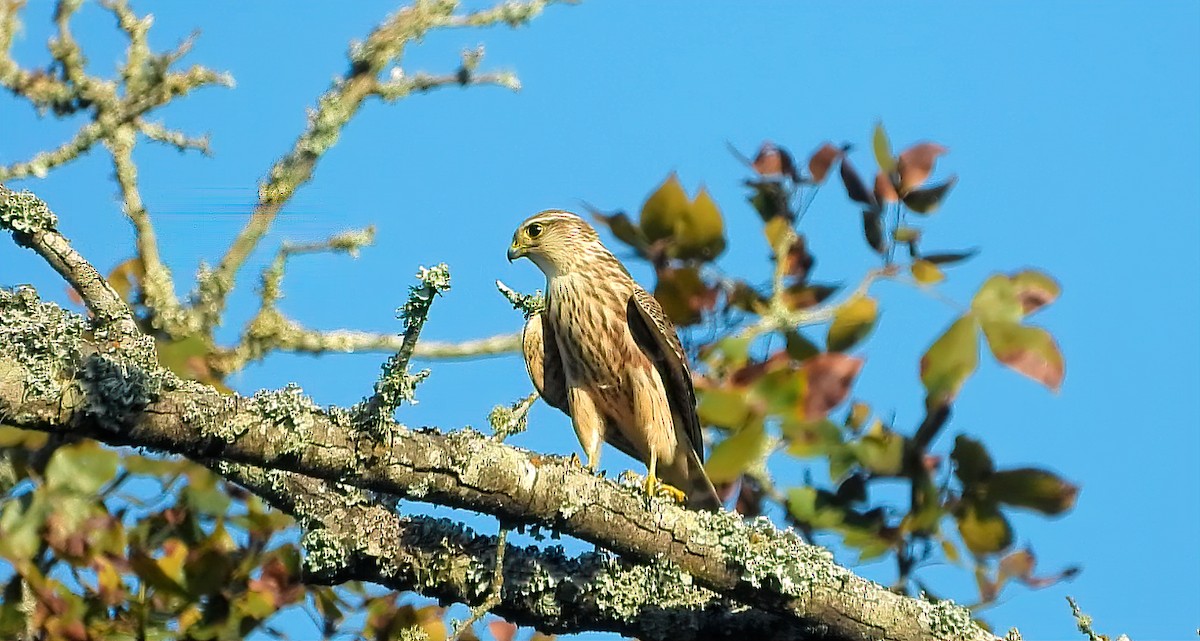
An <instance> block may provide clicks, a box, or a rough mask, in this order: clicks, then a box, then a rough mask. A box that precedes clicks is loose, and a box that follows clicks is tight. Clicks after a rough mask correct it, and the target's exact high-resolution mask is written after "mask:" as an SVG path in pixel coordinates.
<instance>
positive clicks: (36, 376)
mask: <svg viewBox="0 0 1200 641" xmlns="http://www.w3.org/2000/svg"><path fill="white" fill-rule="evenodd" d="M86 330H87V323H86V322H85V321H84V320H83V319H82V318H80V317H79V316H77V315H75V314H70V313H68V312H66V311H64V310H63V309H62V308H60V307H59V306H57V305H55V304H53V303H43V302H42V301H41V300H39V299H38V296H37V292H36V291H34V289H33V288H32V287H24V286H20V287H16V288H14V289H5V288H0V352H2V353H4V354H5V355H6V356H8V357H9V358H12V359H14V360H16V362H17V363H19V364H20V366H21V368H22V369H23V370H24V371H25V372H27V375H26V380H25V388H26V390H27V393H28V394H29V395H30V397H31V398H34V399H44V398H53V397H56V396H58V395H59V394H61V393H62V390H63V384H64V383H66V382H67V379H68V378H69V377H70V373H71V372H73V371H74V370H75V368H76V366H77V365H78V364H79V363H80V362H81V361H82V360H83V351H82V349H83V343H82V337H83V335H84V332H85V331H86Z"/></svg>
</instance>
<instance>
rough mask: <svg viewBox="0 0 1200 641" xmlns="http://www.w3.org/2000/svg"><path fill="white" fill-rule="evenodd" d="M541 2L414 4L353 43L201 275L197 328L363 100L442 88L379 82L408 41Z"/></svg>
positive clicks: (211, 320) (520, 19) (515, 13)
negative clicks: (246, 215) (240, 223)
mask: <svg viewBox="0 0 1200 641" xmlns="http://www.w3.org/2000/svg"><path fill="white" fill-rule="evenodd" d="M545 4H546V2H545V0H530V1H528V2H519V1H513V0H509V1H506V2H504V3H502V4H501V5H499V6H497V7H496V8H494V9H492V10H490V11H488V12H480V13H477V14H470V15H467V16H456V15H455V14H454V11H455V10H456V9H457V8H458V2H457V0H445V1H440V2H430V1H419V2H416V3H414V4H413V5H412V6H410V7H405V8H403V9H401V10H400V11H397V12H396V13H394V14H392V15H391V16H389V17H388V18H387V19H386V20H384V22H383V23H382V24H380V25H379V26H378V27H376V28H375V30H374V31H372V32H371V33H370V35H368V36H367V39H366V40H365V41H364V42H362V43H361V44H358V45H356V46H354V47H352V50H351V54H350V69H349V70H347V71H346V73H345V74H344V75H343V76H342V77H341V78H339V79H337V80H336V81H335V82H334V84H333V86H332V87H330V88H329V90H328V91H326V92H325V94H324V95H322V96H321V97H320V98H319V99H318V101H317V107H316V108H315V109H314V110H313V112H312V113H311V115H310V117H309V124H308V129H307V130H305V132H304V133H303V134H301V135H300V137H299V138H298V139H297V140H296V144H295V145H294V146H293V147H292V150H291V151H290V152H288V154H287V155H285V156H284V157H283V158H281V159H280V160H279V161H278V162H276V163H275V166H274V167H272V168H271V170H270V172H269V174H268V176H267V179H266V181H265V182H264V183H263V184H262V185H261V187H260V188H259V204H258V206H257V207H256V208H255V210H254V213H253V214H251V216H250V219H249V220H248V221H247V222H246V225H245V226H244V227H243V228H242V230H241V231H240V232H239V233H238V236H237V238H235V239H234V241H233V243H232V244H231V245H230V247H229V249H228V250H227V251H226V252H225V255H224V256H223V257H222V258H221V260H220V262H219V263H217V267H216V269H215V270H214V271H213V272H211V273H210V274H207V275H205V278H204V279H203V280H202V281H201V282H200V283H199V284H198V285H197V290H198V291H197V294H196V295H195V296H194V297H193V298H194V299H196V300H198V301H203V302H204V304H203V305H201V306H198V308H197V311H198V312H199V313H200V316H201V321H202V326H203V327H204V328H205V329H211V328H212V327H213V326H215V325H216V323H217V321H218V319H219V318H220V316H221V314H222V312H223V310H224V309H225V303H226V299H227V297H228V295H229V292H230V290H231V289H232V288H233V285H234V281H235V279H236V276H237V272H238V271H239V270H240V269H241V267H242V265H243V264H244V263H245V262H246V259H247V258H249V256H250V254H251V252H253V250H254V248H255V247H257V246H258V243H259V241H260V240H261V239H262V237H263V235H264V234H266V232H267V230H268V229H269V228H270V226H271V224H272V223H273V222H274V220H275V217H276V216H277V215H278V214H279V211H280V209H281V208H282V207H283V205H284V204H285V203H286V202H287V201H288V200H290V199H291V197H292V195H293V194H294V193H295V191H296V189H298V188H299V187H300V186H301V185H303V184H305V183H307V182H308V181H309V180H310V179H311V178H312V174H313V171H314V169H315V168H316V164H317V161H318V160H319V159H320V158H321V156H323V155H324V154H325V152H327V151H328V150H329V148H330V147H332V146H333V145H334V144H336V143H337V140H338V138H339V137H340V136H341V130H342V128H343V127H345V126H346V123H347V122H349V121H350V119H351V118H352V117H353V116H354V115H355V114H357V113H358V110H359V109H360V108H361V107H362V104H363V102H364V101H365V100H366V99H367V98H369V97H371V96H383V97H385V98H387V99H393V100H394V99H398V98H400V97H403V96H404V95H407V94H408V93H411V92H412V91H415V90H428V89H433V88H435V87H439V86H447V85H446V84H444V83H438V82H436V79H430V78H429V77H419V78H423V79H422V80H419V81H418V82H417V83H413V84H409V83H405V82H402V80H403V79H402V78H401V79H396V80H393V81H392V83H399V84H385V83H381V81H380V78H379V76H380V74H381V73H383V72H384V71H385V69H387V68H388V67H389V66H390V65H393V64H395V63H396V62H397V61H398V60H399V59H400V57H401V56H402V55H403V54H404V50H405V47H407V46H408V44H409V43H411V42H413V41H416V40H420V39H421V38H422V37H424V36H425V34H427V33H428V32H429V31H431V30H434V29H437V28H440V27H450V26H465V25H466V24H467V23H468V22H469V24H470V26H488V25H493V24H497V23H501V22H503V23H507V24H509V25H511V26H518V25H521V24H525V23H526V22H528V21H529V20H530V19H532V18H533V17H534V16H536V15H537V14H538V13H540V12H541V10H542V8H543V7H544V6H545ZM464 21H466V22H464ZM487 80H492V81H495V82H494V83H493V84H496V83H505V82H507V83H509V84H513V81H512V80H511V79H507V78H505V77H501V76H492V77H489V78H487ZM481 82H483V81H482V80H481V81H479V82H475V83H468V84H480V83H481ZM422 83H423V84H424V85H425V86H424V87H423V88H422V87H421V86H420V84H422ZM458 84H463V83H462V82H459V83H458Z"/></svg>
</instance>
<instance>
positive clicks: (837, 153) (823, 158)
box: [808, 143, 842, 184]
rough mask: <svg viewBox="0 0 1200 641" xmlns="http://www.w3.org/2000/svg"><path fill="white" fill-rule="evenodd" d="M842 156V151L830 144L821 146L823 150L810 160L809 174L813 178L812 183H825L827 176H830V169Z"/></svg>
mask: <svg viewBox="0 0 1200 641" xmlns="http://www.w3.org/2000/svg"><path fill="white" fill-rule="evenodd" d="M841 155H842V150H841V149H838V148H837V147H834V146H833V145H831V144H829V143H825V144H823V145H821V148H820V149H818V150H817V151H816V152H815V153H813V155H812V157H811V158H809V159H808V173H809V175H810V176H812V181H813V182H815V183H818V184H820V183H823V182H825V176H827V175H828V174H829V168H830V167H832V166H833V163H834V161H835V160H837V159H838V158H840V157H841Z"/></svg>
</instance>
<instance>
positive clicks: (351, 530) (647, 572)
mask: <svg viewBox="0 0 1200 641" xmlns="http://www.w3.org/2000/svg"><path fill="white" fill-rule="evenodd" d="M214 469H216V470H217V471H218V472H219V473H220V474H222V475H223V476H225V477H226V478H228V479H230V480H232V481H234V482H235V483H238V484H239V485H242V486H243V487H245V488H246V489H248V490H250V491H251V492H254V493H255V494H258V495H259V496H262V497H264V498H266V499H267V500H268V501H270V502H271V504H272V505H274V506H275V507H276V508H278V509H280V510H283V511H284V512H287V513H288V514H291V515H292V516H294V517H296V519H297V520H298V521H299V522H300V525H301V527H302V528H303V529H304V532H305V534H304V539H303V543H304V547H305V549H306V550H308V555H307V556H306V557H305V568H304V570H305V581H306V582H309V583H316V584H336V583H341V582H345V581H369V582H372V583H377V584H379V585H383V586H385V587H388V588H391V589H395V590H410V591H415V592H418V593H420V594H423V595H425V596H429V597H434V598H437V599H439V600H441V601H442V602H443V603H446V602H456V603H466V604H468V605H470V606H472V607H475V606H478V605H480V604H482V603H484V602H485V601H486V599H487V597H488V595H489V590H490V586H491V583H490V581H489V580H488V578H489V577H491V576H492V574H493V572H494V571H495V563H494V561H495V558H496V537H491V536H481V535H478V534H475V533H474V532H472V531H471V530H470V529H469V528H466V527H464V526H462V525H460V524H458V523H454V522H452V521H449V520H447V519H436V518H430V517H422V516H412V517H401V516H398V515H397V514H395V513H394V512H392V511H391V510H388V509H387V508H385V507H384V506H383V505H381V504H379V503H377V502H372V501H371V500H370V499H369V498H368V497H367V495H366V493H365V492H363V491H361V490H359V489H357V488H354V487H350V486H344V485H333V484H330V483H327V482H324V481H319V480H317V479H312V478H309V477H305V476H302V475H299V474H294V473H291V472H280V471H277V470H264V469H262V468H256V467H253V466H248V465H238V464H227V463H222V464H218V465H216V466H214ZM503 558H504V569H503V572H502V577H503V583H502V588H501V590H500V600H499V602H498V603H496V605H495V606H494V607H493V608H492V609H491V611H492V612H493V613H494V614H497V615H500V616H503V617H504V618H505V619H507V620H509V621H511V622H513V623H516V624H519V625H527V626H533V627H535V628H537V629H538V630H542V631H544V632H563V633H566V632H573V631H580V630H604V631H609V632H617V633H620V634H625V635H637V636H638V637H639V638H642V639H646V640H647V641H651V640H654V639H664V640H665V639H678V640H679V641H689V640H692V639H695V640H700V639H714V640H715V639H731V640H732V639H740V638H755V637H759V638H762V637H765V636H769V638H772V639H816V638H820V637H819V630H816V629H813V628H810V627H806V626H803V625H799V624H798V623H797V622H796V621H795V620H792V619H789V618H787V617H780V616H777V615H772V614H767V613H763V612H757V611H755V610H751V609H749V608H746V607H745V606H741V605H737V604H734V603H731V602H729V601H727V600H724V599H721V598H719V597H718V596H717V595H715V594H713V593H712V592H709V591H707V590H704V589H702V588H699V587H695V586H690V585H684V584H670V583H666V584H663V583H659V582H655V581H652V580H648V577H652V576H653V575H654V573H655V569H654V567H653V566H652V565H643V564H637V563H630V562H627V561H622V560H620V559H618V558H616V557H613V556H612V555H609V554H603V553H588V554H584V555H581V556H579V557H575V558H572V557H568V556H566V555H564V554H563V553H562V551H561V550H558V549H551V550H540V549H538V548H536V547H518V546H514V545H511V544H506V546H505V550H504V553H503ZM647 587H649V588H650V589H649V590H648V589H647Z"/></svg>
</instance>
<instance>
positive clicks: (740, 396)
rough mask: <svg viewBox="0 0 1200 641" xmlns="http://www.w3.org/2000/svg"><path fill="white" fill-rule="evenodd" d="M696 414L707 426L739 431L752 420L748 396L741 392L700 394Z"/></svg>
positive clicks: (722, 391) (707, 392)
mask: <svg viewBox="0 0 1200 641" xmlns="http://www.w3.org/2000/svg"><path fill="white" fill-rule="evenodd" d="M699 397H700V402H699V403H698V404H697V406H696V413H697V414H699V415H700V420H701V421H702V422H703V423H704V424H706V425H715V426H717V427H724V428H728V429H734V430H736V429H738V428H740V427H742V425H744V424H745V423H746V420H747V419H749V418H750V414H751V410H750V407H749V406H748V405H747V404H746V394H745V393H744V392H742V391H740V390H728V389H709V390H703V391H701V392H700V393H699Z"/></svg>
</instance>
